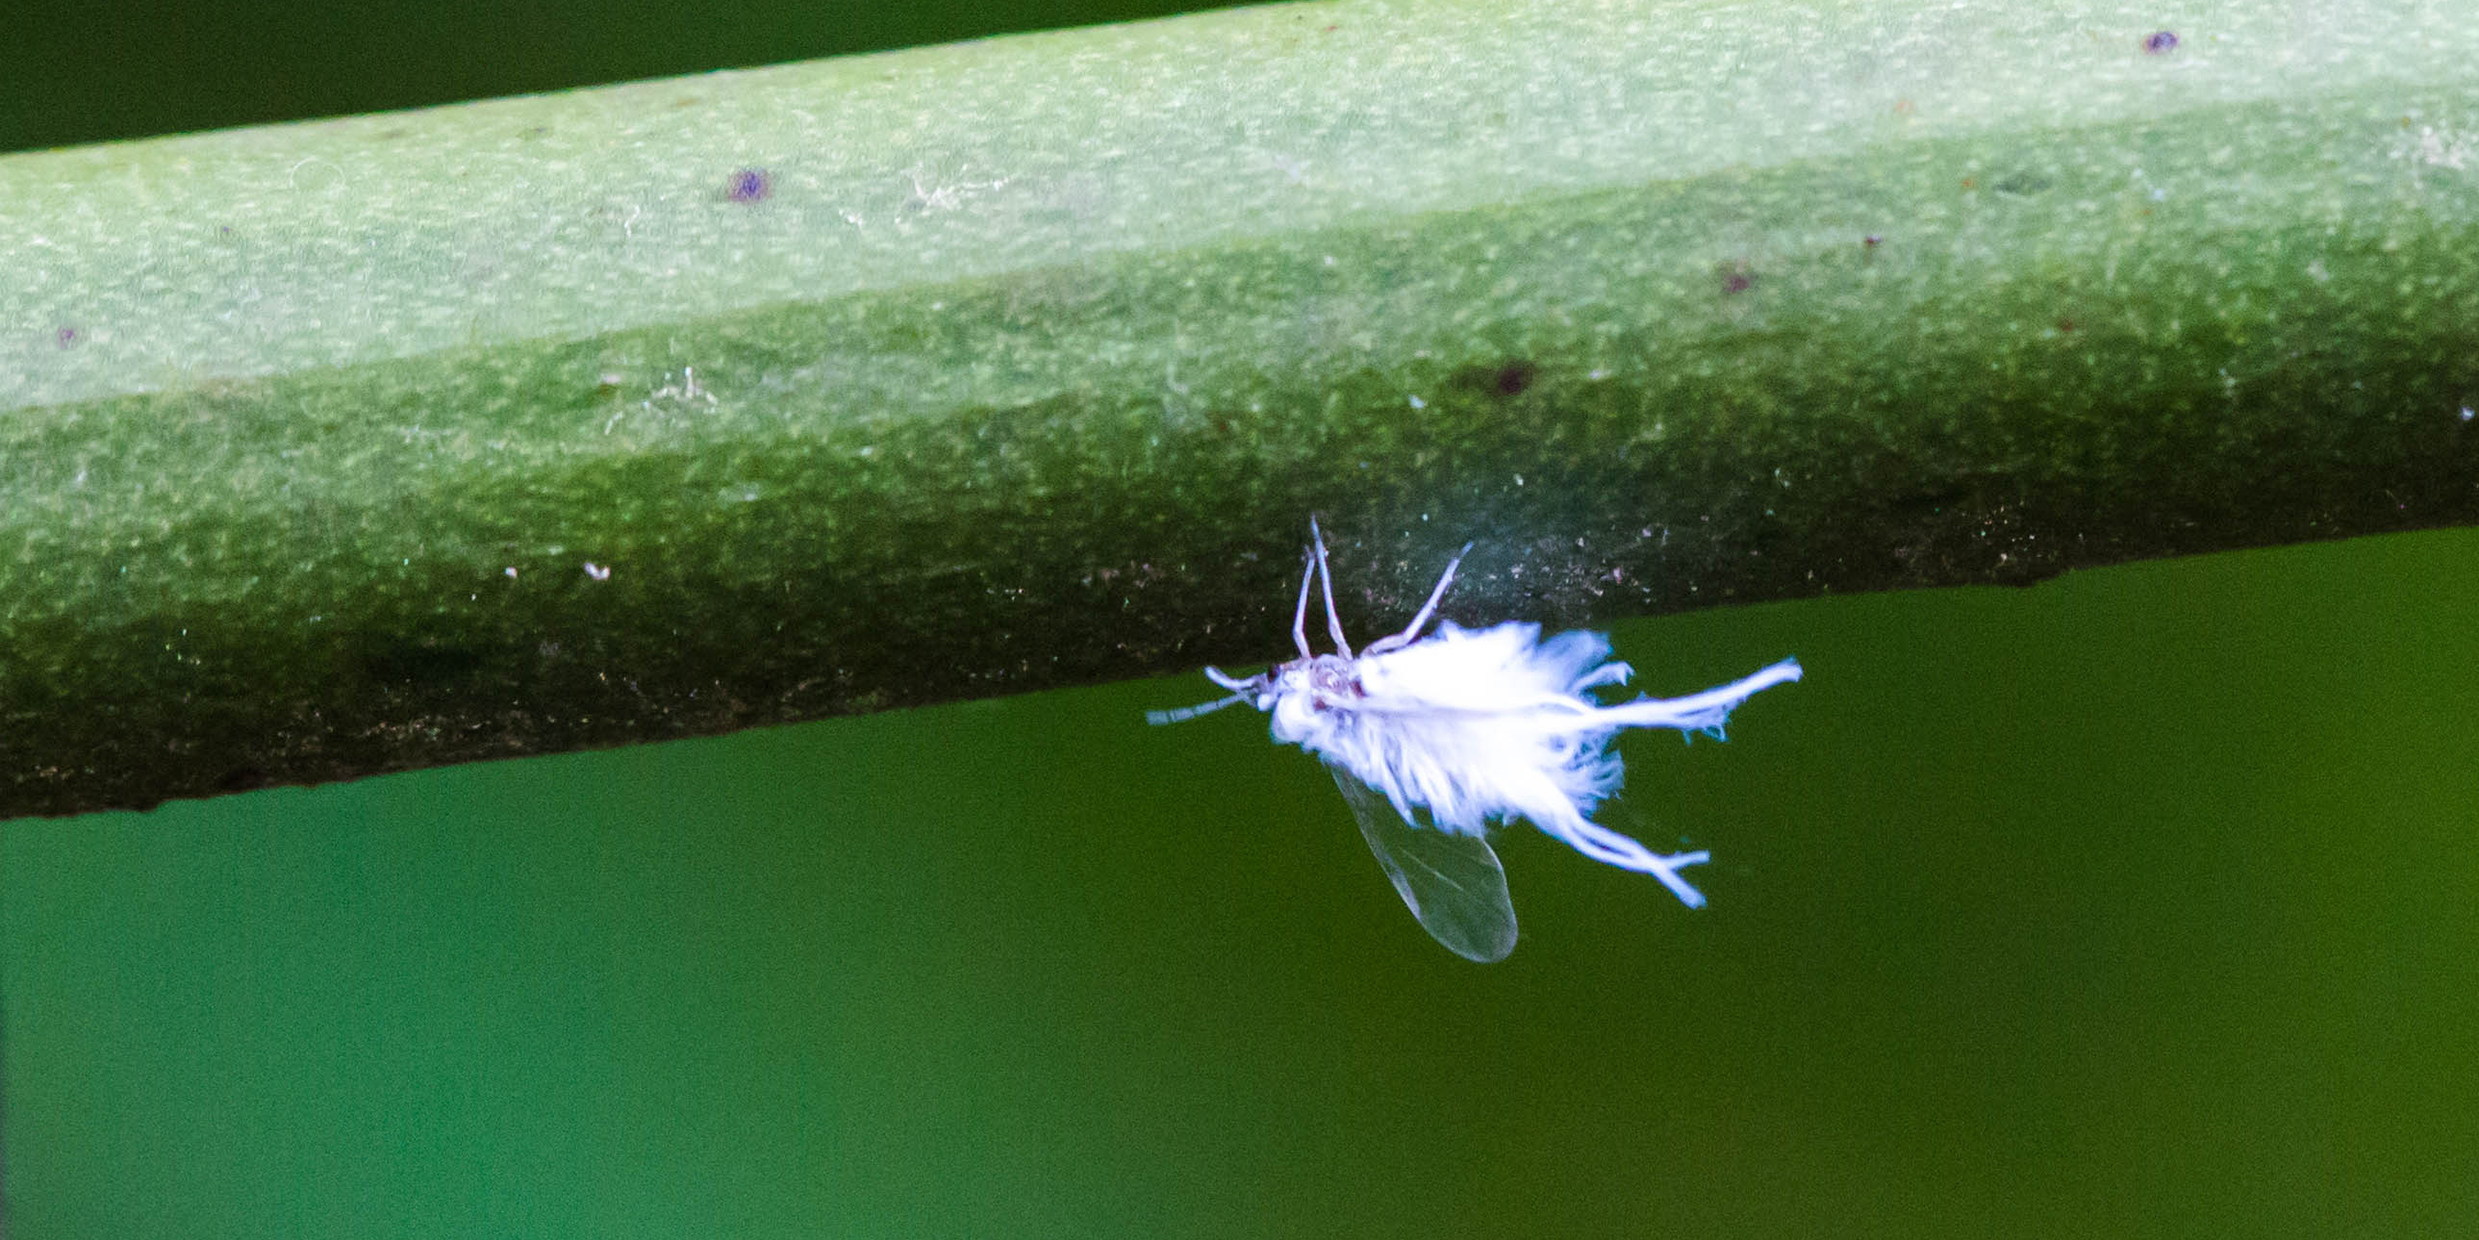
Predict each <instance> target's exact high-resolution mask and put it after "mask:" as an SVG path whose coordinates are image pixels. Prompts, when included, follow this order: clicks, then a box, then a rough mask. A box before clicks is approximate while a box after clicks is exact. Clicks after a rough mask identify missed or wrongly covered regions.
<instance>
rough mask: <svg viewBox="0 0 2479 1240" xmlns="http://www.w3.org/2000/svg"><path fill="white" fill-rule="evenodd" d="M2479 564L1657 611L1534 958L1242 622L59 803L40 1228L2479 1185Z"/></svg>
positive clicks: (2390, 546) (2125, 576) (2389, 543)
mask: <svg viewBox="0 0 2479 1240" xmlns="http://www.w3.org/2000/svg"><path fill="white" fill-rule="evenodd" d="M1269 553H1271V552H1269ZM2474 562H2479V532H2471V531H2455V532H2446V533H2434V534H2422V535H2407V536H2399V537H2391V538H2385V539H2377V540H2368V541H2362V542H2357V543H2351V544H2338V545H2321V546H2310V547H2299V548H2291V549H2286V550H2279V551H2270V552H2258V553H2249V554H2241V555H2229V556H2221V557H2214V558H2209V559H2200V560H2188V561H2177V562H2160V563H2151V564H2143V565H2135V566H2130V567H2124V568H2118V569H2110V570H2105V571H2100V572H2092V573H2085V574H2075V575H2072V576H2069V577H2067V578H2065V579H2063V580H2060V581H2058V582H2054V583H2051V584H2049V585H2044V586H2041V587H2037V588H2034V589H2030V590H2025V591H2019V592H2006V591H1999V590H1955V591H1937V592H1925V593H1912V594H1899V595H1875V596H1866V597H1853V598H1846V599H1834V600H1825V601H1819V602H1810V603H1801V604H1795V605H1777V606H1767V607H1759V608H1747V609H1731V610H1720V611H1712V612H1705V613H1700V614H1695V615H1688V616H1678V617H1672V618H1668V619H1664V620H1660V621H1652V622H1643V623H1636V624H1631V625H1628V626H1624V627H1623V628H1622V629H1621V630H1620V631H1619V634H1618V642H1619V650H1620V653H1621V654H1622V655H1623V656H1625V657H1627V658H1630V659H1632V660H1634V661H1635V662H1636V664H1637V666H1638V668H1639V669H1640V672H1641V674H1642V680H1641V683H1642V684H1643V685H1644V686H1645V687H1646V688H1649V689H1652V690H1655V691H1660V692H1672V691H1681V690H1688V689H1695V688H1701V687H1703V686H1705V685H1707V684H1710V683H1714V682H1716V681H1719V680H1721V679H1724V678H1726V677H1729V676H1733V675H1737V674H1739V673H1741V672H1745V671H1748V670H1751V669H1753V668H1755V667H1757V666H1759V665H1760V664H1762V663H1763V662H1765V661H1767V660H1770V659H1773V658H1775V657H1778V656H1780V655H1782V654H1786V653H1795V654H1797V655H1799V656H1800V657H1801V658H1802V659H1803V660H1805V661H1806V663H1807V666H1808V668H1809V673H1810V674H1809V678H1808V680H1807V681H1806V682H1804V683H1802V684H1798V685H1794V686H1789V687H1786V688H1782V689H1777V690H1773V691H1769V692H1768V693H1766V694H1765V695H1763V696H1762V697H1760V698H1758V699H1757V700H1755V701H1754V702H1752V703H1751V704H1749V705H1748V706H1747V707H1745V708H1743V709H1742V711H1741V712H1740V713H1739V715H1738V716H1737V718H1736V719H1735V720H1734V722H1733V739H1732V741H1731V742H1730V743H1729V744H1727V745H1713V744H1695V745H1691V746H1684V747H1683V746H1681V745H1680V744H1679V743H1678V742H1677V740H1676V739H1674V738H1672V737H1670V736H1667V735H1648V736H1642V737H1638V738H1634V739H1631V740H1630V741H1629V742H1628V744H1627V747H1626V749H1625V752H1626V753H1627V755H1628V757H1629V759H1630V763H1631V771H1632V773H1633V776H1634V781H1635V788H1636V791H1635V793H1634V794H1633V796H1632V797H1631V798H1630V802H1631V807H1632V812H1633V813H1635V814H1637V815H1639V817H1638V818H1637V819H1636V820H1635V823H1636V825H1638V826H1639V827H1642V825H1643V824H1644V823H1645V822H1648V821H1649V822H1650V823H1656V824H1660V825H1659V827H1658V828H1651V829H1646V834H1647V835H1648V836H1649V837H1650V838H1653V839H1655V840H1667V839H1669V838H1671V837H1673V836H1678V835H1684V837H1685V838H1687V839H1689V840H1691V841H1693V843H1694V844H1695V845H1696V846H1699V847H1708V846H1709V847H1710V848H1711V849H1712V850H1713V851H1714V854H1715V859H1716V860H1715V864H1714V865H1713V866H1711V867H1710V868H1708V869H1706V870H1704V871H1701V872H1700V873H1701V878H1700V881H1701V882H1702V884H1703V886H1704V889H1705V890H1706V892H1707V893H1708V894H1709V895H1710V896H1711V897H1712V905H1711V907H1709V908H1707V909H1705V910H1703V911H1701V912H1690V911H1688V910H1686V909H1683V908H1681V907H1680V906H1679V905H1678V903H1677V902H1676V901H1675V900H1673V899H1671V898H1670V897H1669V896H1667V895H1666V894H1665V893H1664V892H1663V891H1662V890H1661V889H1660V888H1659V887H1658V886H1656V885H1655V884H1653V883H1651V882H1650V881H1648V880H1646V879H1644V878H1642V877H1640V876H1634V875H1629V874H1625V873H1621V872H1619V871H1616V870H1612V869H1607V868H1603V867H1600V866H1596V865H1593V864H1591V863H1590V862H1587V861H1585V860H1583V859H1582V858H1580V857H1578V856H1576V855H1574V854H1573V853H1571V852H1568V851H1566V850H1565V849H1563V848H1561V847H1559V846H1557V845H1556V844H1554V843H1552V842H1550V841H1549V840H1548V839H1546V838H1545V837H1542V836H1540V835H1538V834H1537V833H1534V832H1532V831H1530V830H1522V831H1517V832H1512V833H1509V835H1508V836H1507V837H1506V839H1505V842H1504V844H1503V847H1502V851H1503V852H1504V854H1505V856H1506V859H1507V866H1508V869H1509V871H1510V873H1511V875H1512V881H1513V887H1514V891H1515V896H1516V902H1517V906H1518V909H1519V910H1520V912H1521V915H1522V917H1523V919H1524V927H1525V938H1524V941H1523V943H1522V945H1521V946H1519V947H1518V948H1517V949H1516V952H1515V955H1514V956H1513V958H1512V959H1510V960H1509V961H1508V962H1506V963H1505V964H1503V965H1498V966H1492V967H1480V966H1474V965H1469V964H1466V963H1464V962H1463V961H1461V960H1458V959H1456V958H1454V957H1452V956H1450V955H1448V954H1447V953H1446V952H1445V951H1444V950H1442V949H1440V948H1438V947H1437V946H1436V945H1435V944H1433V943H1431V942H1430V941H1429V940H1428V938H1427V937H1426V936H1425V935H1423V934H1422V932H1421V931H1420V929H1419V928H1418V927H1417V926H1416V925H1415V924H1414V923H1413V922H1412V919H1411V918H1410V917H1409V916H1408V915H1407V914H1406V913H1405V912H1404V910H1403V909H1402V908H1401V907H1400V905H1399V904H1398V903H1397V902H1396V900H1395V898H1394V896H1393V895H1392V893H1391V892H1390V891H1388V890H1387V888H1386V886H1385V883H1384V880H1383V879H1382V878H1381V877H1380V875H1379V873H1378V871H1377V867H1376V865H1375V864H1374V863H1373V862H1372V861H1371V860H1370V859H1369V858H1368V856H1367V855H1366V853H1365V852H1364V851H1363V850H1362V848H1361V846H1360V842H1359V839H1358V837H1357V833H1356V832H1354V831H1353V829H1352V827H1351V824H1350V820H1349V817H1348V815H1347V814H1346V812H1345V810H1344V807H1343V804H1342V802H1341V800H1340V798H1339V797H1338V796H1337V795H1336V794H1335V792H1334V790H1333V788H1332V786H1331V784H1330V783H1329V782H1328V781H1327V780H1326V778H1325V777H1324V775H1323V773H1322V772H1321V771H1320V770H1319V768H1318V767H1317V765H1316V763H1315V762H1314V761H1312V760H1310V759H1308V758H1307V757H1305V756H1303V755H1301V754H1299V753H1297V752H1296V751H1290V750H1278V749H1276V748H1275V747H1274V746H1272V745H1270V744H1269V743H1267V741H1266V738H1265V735H1264V732H1263V729H1262V721H1261V720H1259V719H1255V718H1251V717H1249V716H1248V715H1247V714H1245V713H1242V712H1231V713H1226V714H1223V715H1218V716H1214V717H1213V718H1211V719H1208V720H1204V721H1199V722H1194V723H1190V724H1186V725H1184V726H1182V727H1179V728H1176V729H1162V730H1156V729H1148V728H1146V727H1144V726H1143V725H1142V723H1141V722H1140V719H1139V712H1140V711H1141V710H1143V709H1144V708H1146V707H1151V706H1163V705H1171V704H1178V703H1184V702H1188V701H1192V700H1195V699H1198V698H1201V697H1203V696H1205V695H1206V694H1207V693H1208V692H1209V691H1210V687H1209V686H1207V685H1206V684H1205V683H1204V681H1203V679H1202V678H1194V679H1181V680H1176V681H1158V682H1150V683H1139V684H1128V685H1121V686H1114V687H1109V688H1102V689H1094V690H1087V691H1079V692H1072V693H1060V694H1051V695H1042V696H1036V697H1030V698H1018V699H1012V700H1006V701H998V702H989V703H981V704H975V705H968V706H960V707H950V708H942V709H936V710H925V711H914V712H902V713H894V714H885V715H877V716H871V717H864V718H855V719H844V720H837V721H831V722H825V723H819V724H814V725H808V726H803V727H797V728H788V729H782V730H777V731H769V732H760V733H750V734H744V735H740V736H736V737H731V738H726V739H721V740H713V741H698V742H689V743H682V744H674V745H664V746H655V747H647V748H639V749H632V750H625V751H616V752H607V753H595V754H583V755H573V756H567V757H557V758H546V759H537V760H528V761H522V762H512V763H504V764H494V765H483V766H471V767H463V768H456V769H448V770H441V771H435V772H429V773H424V774H416V775H408V776H401V777H392V778H386V779H379V780H372V781H369V782H366V783H361V784H355V785H346V786H334V787H327V788H320V789H315V790H307V791H303V790H287V791H275V792H267V793H258V794H251V795H248V796H242V797H235V798H229V799H225V800H220V801H214V802H209V803H203V804H178V805H173V806H169V807H167V808H165V809H163V810H161V811H159V812H156V813H153V814H145V815H126V814H123V815H104V816H97V817H90V818H84V819H76V820H67V821H18V822H13V823H10V824H7V825H6V827H5V828H4V830H5V837H4V840H5V853H4V854H0V859H4V860H5V863H6V874H7V880H6V884H5V887H4V888H0V898H4V899H5V914H6V936H7V956H6V960H5V964H6V974H5V984H6V986H7V993H8V999H9V1010H8V1026H7V1036H8V1053H9V1063H8V1080H7V1086H8V1105H9V1121H10V1130H9V1140H10V1150H9V1156H10V1162H11V1166H10V1172H11V1179H10V1185H9V1188H10V1192H11V1194H12V1196H13V1197H14V1199H15V1202H14V1204H15V1209H16V1211H17V1218H16V1222H17V1225H18V1228H19V1231H18V1232H17V1233H16V1234H17V1235H19V1236H20V1237H21V1240H48V1238H49V1237H57V1236H129V1237H138V1236H167V1237H172V1236H178V1237H219V1236H264V1235H288V1236H289V1235H299V1236H339V1237H342V1236H373V1235H383V1236H442V1237H445V1236H473V1235H494V1236H605V1235H629V1236H702V1235H737V1236H807V1235H864V1236H869V1235H878V1236H942V1235H953V1236H966V1235H1078V1236H1082V1235H1128V1236H1159V1235H1183V1236H1185V1235H1229V1236H1261V1235H1402V1236H1439V1235H1613V1236H1615V1235H1646V1234H1688V1233H1690V1232H1693V1233H1701V1234H1715V1235H1745V1236H1780V1235H1829V1234H1830V1235H1851V1234H1869V1235H1905V1236H1925V1235H1955V1236H1982V1235H2056V1236H2089V1235H2133V1234H2182V1235H2257V1236H2334V1235H2445V1234H2457V1233H2462V1232H2466V1231H2467V1230H2468V1229H2469V1228H2470V1227H2471V1226H2472V1225H2473V1223H2474V1222H2479V1109H2474V1108H2473V1106H2472V1105H2471V1104H2472V1102H2473V1100H2474V1099H2479V1058H2475V1057H2474V1054H2473V1052H2472V1049H2471V1047H2472V1034H2471V1031H2472V1030H2473V1029H2474V1028H2479V830H2474V822H2479V768H2474V765H2473V763H2472V760H2471V755H2472V753H2473V750H2474V748H2475V747H2479V720H2474V716H2473V713H2472V711H2471V708H2470V703H2471V701H2472V699H2473V697H2474V694H2479V668H2474V664H2473V660H2472V658H2471V652H2472V649H2473V642H2472V636H2471V635H2472V632H2473V629H2474V625H2479V572H2474V571H2473V564H2474ZM1345 571H1346V573H1348V571H1349V568H1348V566H1345ZM1278 641H1279V637H1278V635H1277V634H1273V633H1268V634H1266V642H1267V645H1268V647H1269V649H1270V648H1272V647H1273V646H1275V645H1276V644H1277V643H1278Z"/></svg>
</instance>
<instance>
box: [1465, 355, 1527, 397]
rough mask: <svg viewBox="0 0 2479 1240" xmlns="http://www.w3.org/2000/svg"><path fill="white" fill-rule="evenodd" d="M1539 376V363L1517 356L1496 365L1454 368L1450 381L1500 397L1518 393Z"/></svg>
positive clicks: (1471, 389) (1521, 392)
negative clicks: (1455, 369) (1456, 369)
mask: <svg viewBox="0 0 2479 1240" xmlns="http://www.w3.org/2000/svg"><path fill="white" fill-rule="evenodd" d="M1540 377H1541V367H1540V364H1539V363H1537V362H1533V361H1530V360H1528V359H1525V358H1520V357H1519V358H1512V359H1509V360H1507V361H1504V362H1501V363H1499V364H1497V365H1495V366H1488V365H1481V366H1466V367H1464V368H1463V369H1461V370H1458V371H1456V372H1455V374H1454V377H1453V379H1452V380H1451V382H1452V383H1453V385H1454V386H1456V387H1459V388H1462V389H1463V390H1465V391H1467V392H1479V393H1482V394H1484V395H1488V396H1495V397H1499V398H1501V399H1503V398H1506V397H1512V396H1521V395H1523V394H1524V393H1525V392H1527V391H1530V390H1531V389H1532V384H1533V382H1534V381H1535V380H1538V379H1539V378H1540Z"/></svg>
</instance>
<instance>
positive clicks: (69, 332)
mask: <svg viewBox="0 0 2479 1240" xmlns="http://www.w3.org/2000/svg"><path fill="white" fill-rule="evenodd" d="M77 342H78V330H77V329H76V328H74V327H64V328H61V329H60V330H59V331H56V332H53V333H52V343H54V344H57V345H59V346H60V347H61V348H64V349H65V348H68V347H69V346H71V345H73V344H76V343H77Z"/></svg>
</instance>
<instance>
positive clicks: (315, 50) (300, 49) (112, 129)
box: [0, 0, 1223, 151]
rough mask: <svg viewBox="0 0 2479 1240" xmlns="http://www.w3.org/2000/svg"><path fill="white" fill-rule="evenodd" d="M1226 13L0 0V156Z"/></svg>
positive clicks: (962, 6) (726, 3) (1014, 0)
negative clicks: (2, 59)
mask: <svg viewBox="0 0 2479 1240" xmlns="http://www.w3.org/2000/svg"><path fill="white" fill-rule="evenodd" d="M1219 7H1223V6H1220V5H1216V4H1212V3H1202V2H1200V3H1186V4H1165V3H1162V2H1161V0H978V2H976V3H967V2H965V0H930V2H929V3H922V4H884V3H867V2H865V0H721V2H719V3H699V4H683V3H680V2H679V0H390V2H389V3H386V4H375V5H374V4H350V3H347V4H286V3H277V2H271V0H238V2H228V3H222V4H200V3H197V0H8V2H7V3H5V4H0V48H5V49H6V63H5V65H0V151H9V150H22V149H31V148H37V147H49V146H68V145H71V144H74V143H81V142H103V141H109V140H111V139H115V138H132V137H143V136H146V135H149V134H160V133H185V132H188V131H190V130H197V129H221V128H225V127H227V126H232V125H256V124H264V123H267V122H270V121H286V120H299V119H301V118H304V117H312V116H343V115H350V114H353V113H357V112H377V111H384V110H386V109H390V108H413V107H423V106H427V105H430V104H440V103H455V102H458V101H461V100H466V99H490V98H496V97H498V96H501V95H516V94H524V93H527V92H531V91H543V90H562V89H566V88H568V87H572V86H592V85H596V84H598V83H603V82H622V81H630V80H634V79H637V78H648V77H662V76H666V75H669V74H675V73H701V72H704V71H706V70H709V69H732V68H747V67H752V66H756V65H768V64H780V63H783V62H785V61H793V60H809V59H814V58H816V57H820V56H842V55H848V54H851V53H854V52H869V51H878V50H882V49H885V48H893V47H911V46H915V45H918V44H923V43H941V42H946V41H948V40H952V39H970V38H977V37H980V36H984V35H992V34H1000V33H1005V32H1009V31H1018V30H1041V29H1048V28H1052V27H1058V26H1079V25H1086V24H1090V23H1094V22H1107V21H1128V20H1132V19H1136V18H1143V17H1152V16H1157V15H1160V14H1165V13H1177V12H1188V11H1196V10H1202V9H1210V8H1219Z"/></svg>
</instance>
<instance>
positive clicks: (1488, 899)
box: [1326, 762, 1515, 964]
mask: <svg viewBox="0 0 2479 1240" xmlns="http://www.w3.org/2000/svg"><path fill="white" fill-rule="evenodd" d="M1326 769H1327V770H1329V771H1332V772H1334V784H1335V786H1336V787H1338V788H1341V789H1342V790H1343V800H1344V801H1346V802H1348V803H1349V804H1350V805H1351V816H1352V817H1353V818H1355V819H1358V820H1359V822H1360V834H1361V835H1362V836H1363V837H1365V838H1367V840H1368V841H1369V851H1370V852H1373V853H1375V854H1377V864H1379V865H1380V866H1383V867H1385V870H1386V877H1387V878H1388V879H1390V880H1392V881H1393V883H1394V889H1395V892H1396V894H1398V895H1400V896H1402V897H1403V903H1404V904H1406V905H1408V906H1410V908H1411V910H1412V916H1414V917H1416V918H1419V919H1420V925H1421V928H1422V929H1425V930H1427V931H1428V932H1429V933H1430V935H1432V936H1433V937H1435V938H1436V939H1437V941H1438V942H1440V943H1443V944H1445V945H1446V949H1447V950H1448V951H1451V952H1453V953H1455V954H1456V955H1458V956H1461V957H1463V958H1464V959H1466V960H1475V961H1479V962H1480V963H1482V964H1489V963H1492V962H1494V961H1499V960H1504V959H1506V955H1507V953H1508V952H1511V951H1514V950H1515V902H1514V900H1513V899H1511V898H1510V897H1509V896H1508V895H1507V893H1506V870H1505V868H1504V867H1503V866H1500V865H1499V864H1498V854H1497V853H1496V851H1494V850H1492V849H1491V848H1490V847H1489V841H1488V840H1485V839H1482V838H1481V837H1479V836H1477V835H1452V834H1449V833H1447V832H1444V831H1440V830H1437V829H1435V828H1432V827H1426V826H1421V825H1419V824H1416V823H1413V822H1410V821H1407V820H1406V819H1405V818H1404V817H1403V815H1401V814H1399V813H1397V812H1395V808H1394V803H1393V802H1391V801H1389V800H1387V799H1386V794H1385V793H1382V792H1379V791H1378V790H1376V789H1375V788H1371V787H1369V786H1368V785H1367V784H1365V783H1362V782H1361V781H1360V778H1359V777H1358V776H1356V775H1353V774H1352V773H1351V772H1349V771H1346V770H1344V769H1343V768H1341V767H1339V766H1336V765H1334V764H1333V763H1330V762H1329V763H1327V764H1326Z"/></svg>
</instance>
